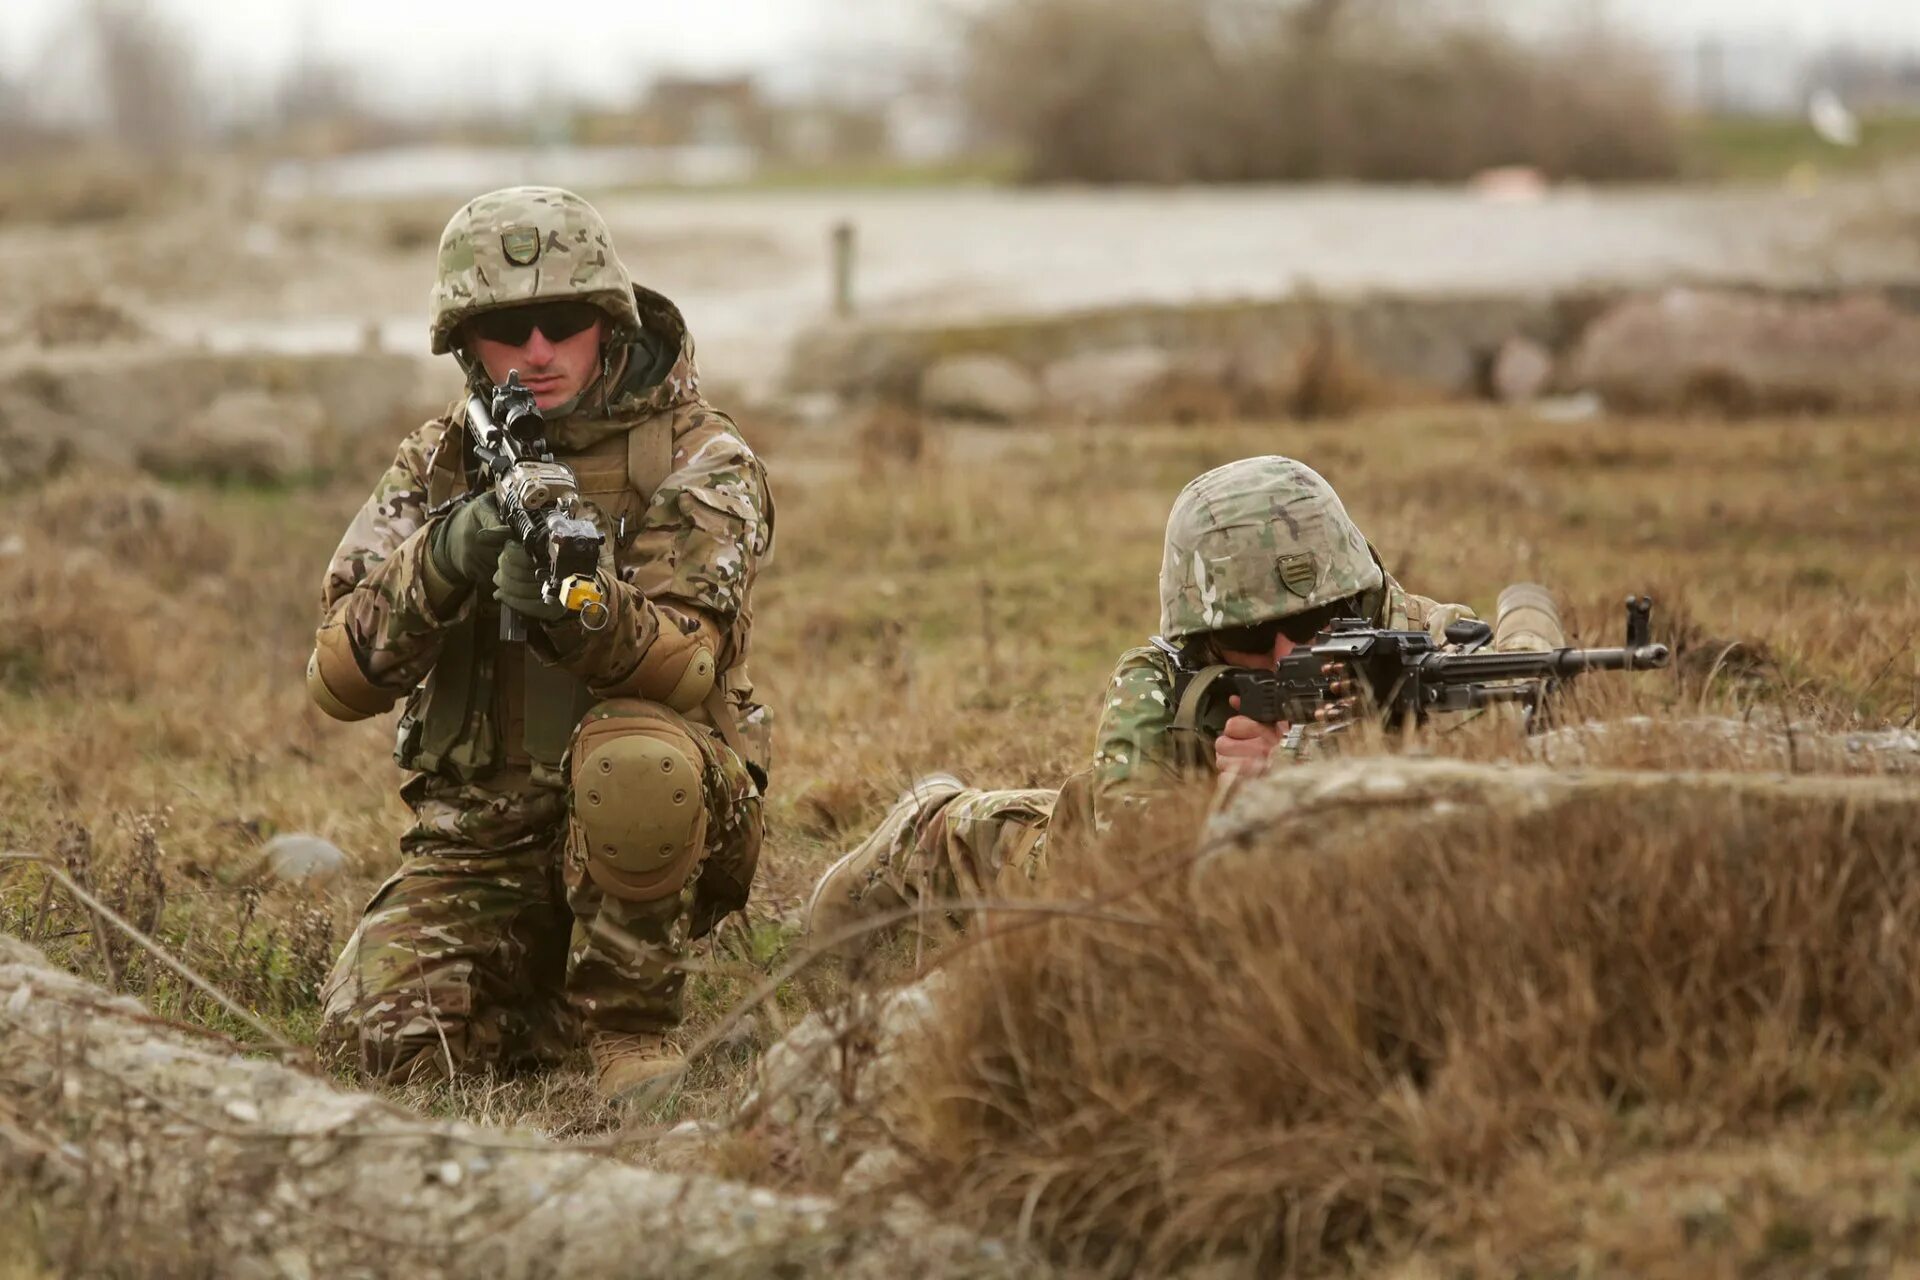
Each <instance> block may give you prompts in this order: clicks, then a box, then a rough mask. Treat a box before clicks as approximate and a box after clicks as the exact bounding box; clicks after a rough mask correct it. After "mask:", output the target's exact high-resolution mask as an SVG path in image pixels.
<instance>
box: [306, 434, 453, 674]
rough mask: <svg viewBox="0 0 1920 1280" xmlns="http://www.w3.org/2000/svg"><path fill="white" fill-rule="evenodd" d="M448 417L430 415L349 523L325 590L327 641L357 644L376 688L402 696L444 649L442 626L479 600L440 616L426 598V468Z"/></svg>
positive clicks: (358, 658) (356, 656) (355, 653)
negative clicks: (438, 418) (435, 418)
mask: <svg viewBox="0 0 1920 1280" xmlns="http://www.w3.org/2000/svg"><path fill="white" fill-rule="evenodd" d="M445 431H446V423H445V422H444V421H434V422H429V423H427V424H426V425H425V426H423V427H421V428H420V429H419V430H417V431H415V432H413V433H412V434H411V435H409V436H408V437H407V438H406V439H405V440H403V441H402V442H401V444H400V449H399V452H398V454H397V455H396V456H395V458H394V460H393V465H392V466H391V467H389V468H387V472H386V474H385V475H383V476H381V477H380V482H379V483H378V484H377V485H375V486H374V490H373V493H372V494H371V495H370V496H369V497H368V498H367V500H366V502H365V503H364V504H362V506H361V508H360V510H359V513H358V514H356V515H355V516H354V518H353V523H352V524H350V525H348V526H347V532H346V536H345V537H343V538H342V539H341V540H340V545H339V547H338V548H337V549H336V550H335V551H334V553H333V560H332V562H331V563H329V564H328V566H327V578H326V583H325V585H324V586H323V587H322V589H321V610H322V620H321V627H320V630H321V637H322V647H323V648H330V649H332V650H333V651H335V652H338V650H339V648H340V646H341V645H342V643H344V645H345V646H346V648H347V649H348V650H350V652H351V655H352V658H353V660H354V662H355V664H356V665H357V666H358V668H359V671H360V674H361V675H362V676H363V677H364V678H365V680H366V681H367V682H368V684H369V685H371V686H372V687H373V688H374V689H377V690H380V691H383V692H385V693H387V694H392V695H398V694H402V693H405V692H406V691H407V690H409V689H411V688H413V686H414V685H416V684H418V683H419V682H420V681H421V680H422V679H424V678H425V676H426V674H427V672H428V671H429V670H430V669H432V667H433V663H434V660H435V659H436V658H437V657H438V656H439V652H440V638H441V633H442V631H443V629H444V628H445V627H446V626H447V625H448V624H449V623H451V622H453V621H456V620H458V618H460V617H462V616H464V615H465V613H466V612H467V611H468V610H470V609H471V608H472V607H473V606H472V595H471V593H469V594H468V597H467V599H466V600H465V601H463V602H462V604H461V606H460V609H459V611H457V612H456V613H454V614H452V615H449V616H445V617H442V616H439V615H437V614H436V613H435V612H434V610H433V608H432V606H431V605H430V604H429V603H428V602H427V592H426V584H425V579H424V577H423V575H422V572H421V562H422V560H423V558H424V557H425V555H426V550H427V544H426V538H427V532H428V530H429V528H430V527H431V525H432V524H433V523H434V522H433V521H430V520H428V518H427V514H426V505H427V470H428V467H429V465H430V463H431V459H432V456H433V450H434V447H435V446H436V445H437V444H438V443H439V441H440V437H441V436H442V435H443V434H444V433H445Z"/></svg>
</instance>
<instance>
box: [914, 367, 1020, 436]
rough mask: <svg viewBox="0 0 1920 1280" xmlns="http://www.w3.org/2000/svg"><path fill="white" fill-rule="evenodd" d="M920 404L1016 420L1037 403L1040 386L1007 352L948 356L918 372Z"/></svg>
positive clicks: (948, 412)
mask: <svg viewBox="0 0 1920 1280" xmlns="http://www.w3.org/2000/svg"><path fill="white" fill-rule="evenodd" d="M920 407H921V408H922V409H924V410H925V411H927V412H928V413H934V414H940V415H943V416H945V417H951V418H973V419H978V420H980V421H984V422H1015V421H1018V420H1019V419H1022V418H1027V417H1031V416H1032V415H1033V413H1034V411H1035V410H1036V409H1038V408H1039V407H1040V388H1039V387H1038V386H1037V385H1035V383H1034V380H1033V375H1032V374H1030V373H1028V372H1027V371H1026V369H1025V368H1023V367H1022V366H1021V365H1020V364H1019V363H1018V362H1017V361H1014V360H1011V359H1009V358H1008V357H1006V356H995V355H965V356H947V357H945V358H943V359H940V360H936V361H935V362H934V363H933V364H931V365H929V366H928V367H927V370H926V372H925V373H924V374H922V375H921V378H920Z"/></svg>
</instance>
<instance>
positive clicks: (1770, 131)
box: [1682, 115, 1920, 182]
mask: <svg viewBox="0 0 1920 1280" xmlns="http://www.w3.org/2000/svg"><path fill="white" fill-rule="evenodd" d="M1683 154H1684V157H1685V159H1684V163H1683V166H1682V169H1683V172H1684V174H1685V176H1687V177H1688V178H1692V179H1694V180H1697V181H1706V182H1778V181H1781V180H1783V179H1786V178H1788V177H1789V176H1791V175H1793V174H1795V173H1796V172H1799V173H1802V174H1815V175H1819V174H1846V173H1862V172H1866V171H1869V170H1872V169H1874V168H1876V167H1878V166H1880V165H1883V164H1887V163H1889V162H1893V161H1902V160H1911V159H1912V158H1913V157H1914V156H1916V155H1920V117H1916V116H1909V115H1897V116H1874V117H1870V118H1868V119H1866V120H1864V121H1862V122H1861V127H1860V145H1859V146H1857V147H1851V148H1842V147H1836V146H1834V145H1833V144H1832V143H1830V142H1827V141H1826V140H1824V139H1823V138H1821V137H1820V135H1819V134H1817V133H1815V132H1814V131H1813V126H1812V125H1810V124H1808V123H1807V122H1806V121H1805V120H1804V119H1785V120H1771V119H1747V118H1742V117H1733V116H1726V117H1713V118H1707V119H1701V120H1695V121H1692V122H1691V123H1690V124H1689V125H1688V126H1687V128H1686V131H1685V134H1684V138H1683Z"/></svg>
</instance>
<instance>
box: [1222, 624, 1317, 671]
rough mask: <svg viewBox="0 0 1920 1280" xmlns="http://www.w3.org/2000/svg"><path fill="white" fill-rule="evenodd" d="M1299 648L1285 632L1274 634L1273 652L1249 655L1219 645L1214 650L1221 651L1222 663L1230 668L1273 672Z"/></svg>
mask: <svg viewBox="0 0 1920 1280" xmlns="http://www.w3.org/2000/svg"><path fill="white" fill-rule="evenodd" d="M1299 647H1300V646H1299V645H1296V644H1295V643H1294V642H1293V641H1291V640H1289V639H1287V637H1286V634H1285V633H1284V632H1275V633H1274V636H1273V649H1272V651H1271V652H1266V653H1248V652H1246V651H1244V650H1240V649H1227V648H1223V647H1222V646H1220V645H1217V644H1216V645H1215V646H1214V648H1216V649H1218V650H1219V651H1220V661H1222V662H1224V663H1226V664H1227V665H1228V666H1230V667H1246V668H1247V669H1248V670H1250V671H1271V670H1273V668H1274V667H1275V666H1276V665H1277V664H1278V663H1279V661H1280V659H1282V658H1284V657H1286V656H1287V655H1288V654H1290V653H1292V652H1293V651H1294V650H1295V649H1297V648H1299Z"/></svg>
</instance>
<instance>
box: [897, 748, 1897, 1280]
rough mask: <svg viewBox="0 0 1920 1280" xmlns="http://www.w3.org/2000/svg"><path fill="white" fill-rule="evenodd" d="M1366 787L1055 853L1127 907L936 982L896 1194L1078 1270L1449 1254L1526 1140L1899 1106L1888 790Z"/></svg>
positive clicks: (1691, 1133) (1318, 1268) (1695, 1137)
mask: <svg viewBox="0 0 1920 1280" xmlns="http://www.w3.org/2000/svg"><path fill="white" fill-rule="evenodd" d="M1431 768H1435V769H1439V770H1441V771H1445V770H1449V769H1451V770H1454V771H1455V772H1456V773H1457V772H1458V771H1459V769H1460V768H1461V767H1460V766H1446V765H1440V766H1432V767H1431ZM1398 776H1400V777H1401V779H1402V780H1401V782H1400V783H1399V786H1398V790H1396V791H1395V792H1394V793H1393V794H1392V796H1391V797H1390V798H1388V799H1386V800H1381V799H1379V798H1378V797H1377V795H1375V796H1374V797H1373V798H1369V789H1368V788H1367V787H1366V786H1365V785H1358V786H1355V785H1348V787H1347V789H1346V790H1345V791H1341V792H1340V793H1339V798H1337V799H1334V800H1324V799H1323V800H1322V802H1320V803H1318V804H1315V803H1311V802H1308V801H1301V804H1302V805H1303V806H1304V808H1303V809H1301V810H1298V811H1295V812H1293V813H1291V814H1289V813H1288V812H1287V811H1285V810H1284V809H1283V810H1282V812H1281V813H1280V815H1279V816H1278V817H1275V818H1273V819H1272V820H1271V821H1270V823H1269V824H1268V825H1266V826H1265V827H1264V828H1263V829H1259V830H1257V831H1256V832H1255V834H1253V835H1252V836H1251V838H1250V839H1249V840H1248V841H1247V843H1246V844H1245V845H1244V846H1241V847H1237V848H1230V849H1225V850H1222V851H1220V852H1218V853H1217V854H1216V855H1214V856H1212V857H1209V858H1203V859H1201V860H1200V861H1198V862H1197V863H1193V862H1192V861H1191V860H1187V862H1181V861H1178V860H1176V861H1175V862H1174V863H1172V864H1167V863H1165V862H1161V863H1160V864H1159V865H1155V858H1156V857H1157V856H1159V854H1158V851H1157V850H1155V849H1154V848H1152V847H1148V846H1142V845H1140V844H1138V843H1137V842H1134V841H1128V842H1126V843H1125V844H1124V845H1123V846H1122V847H1119V848H1116V849H1113V850H1109V851H1108V856H1105V857H1101V858H1087V859H1084V860H1081V861H1077V862H1075V863H1072V864H1068V865H1061V866H1058V867H1057V871H1058V872H1059V874H1060V877H1061V881H1060V883H1059V884H1058V885H1057V889H1058V892H1060V893H1061V894H1062V895H1064V896H1066V897H1068V898H1077V899H1080V900H1092V901H1095V902H1098V903H1101V904H1103V905H1104V906H1105V907H1107V908H1108V909H1110V910H1112V911H1113V912H1116V913H1122V914H1124V915H1125V916H1127V917H1129V918H1131V919H1130V922H1127V923H1112V924H1108V923H1100V922H1098V921H1094V922H1089V921H1087V920H1084V919H1076V920H1062V921H1054V922H1050V923H1047V924H1045V925H1043V926H1040V927H1027V928H1021V929H1009V930H1006V931H1003V932H1002V933H1000V934H998V935H995V936H994V937H993V938H992V939H991V940H990V941H989V942H987V943H985V944H983V945H980V946H977V947H976V948H974V949H973V951H972V952H971V953H970V954H969V955H967V956H964V957H962V958H960V959H959V960H958V961H957V962H956V963H955V965H954V966H953V967H954V975H953V986H952V987H951V988H950V989H949V994H950V996H951V997H952V998H951V1000H950V1002H949V1003H948V1005H947V1006H946V1008H947V1009H948V1013H949V1015H950V1016H949V1017H948V1018H947V1019H945V1020H943V1023H942V1025H941V1026H940V1027H938V1028H937V1029H936V1030H933V1031H931V1032H929V1033H928V1035H927V1036H926V1038H925V1039H924V1040H922V1041H920V1042H918V1043H917V1044H916V1045H915V1046H914V1047H913V1049H911V1050H910V1051H911V1052H914V1053H915V1054H916V1057H915V1060H914V1062H913V1064H912V1067H911V1068H910V1073H911V1074H912V1075H913V1076H915V1077H917V1083H916V1093H917V1094H918V1096H919V1097H920V1098H921V1099H922V1101H923V1105H922V1107H921V1109H920V1113H919V1115H918V1116H917V1121H918V1127H917V1129H910V1130H909V1131H908V1132H909V1133H910V1134H911V1135H912V1137H913V1139H914V1154H915V1155H916V1157H917V1160H916V1162H915V1167H914V1171H913V1172H912V1173H911V1174H909V1175H908V1177H907V1182H908V1184H909V1185H910V1186H911V1187H912V1188H913V1189H915V1190H917V1191H918V1192H919V1193H920V1194H922V1195H924V1196H926V1197H927V1198H928V1199H929V1200H930V1202H932V1203H937V1204H941V1205H944V1206H947V1207H948V1209H949V1211H950V1212H952V1213H956V1214H959V1215H962V1216H964V1217H966V1218H968V1219H970V1220H971V1221H973V1222H974V1223H976V1224H978V1225H980V1226H983V1227H985V1228H987V1229H990V1230H993V1231H996V1232H1000V1233H1005V1234H1008V1235H1013V1236H1017V1237H1021V1238H1028V1237H1031V1238H1034V1239H1038V1240H1042V1241H1045V1242H1047V1243H1048V1246H1049V1247H1050V1249H1051V1251H1052V1252H1053V1254H1054V1256H1055V1257H1056V1258H1057V1259H1059V1260H1061V1261H1064V1262H1069V1263H1072V1264H1076V1265H1082V1266H1087V1267H1090V1268H1092V1269H1093V1270H1095V1271H1097V1272H1100V1273H1105V1274H1132V1273H1145V1274H1164V1273H1167V1272H1169V1271H1171V1270H1173V1269H1176V1268H1178V1267H1180V1266H1182V1265H1186V1264H1189V1263H1192V1262H1195V1261H1197V1260H1204V1259H1207V1258H1210V1257H1226V1258H1232V1259H1238V1260H1240V1262H1239V1263H1238V1264H1236V1265H1244V1266H1245V1267H1246V1269H1247V1271H1248V1272H1249V1273H1257V1274H1273V1273H1274V1272H1276V1271H1278V1270H1281V1269H1285V1270H1287V1271H1290V1272H1296V1273H1302V1274H1320V1273H1326V1272H1330V1271H1337V1270H1342V1269H1344V1268H1346V1267H1347V1266H1349V1265H1350V1264H1352V1263H1354V1262H1355V1261H1357V1260H1364V1259H1366V1258H1369V1257H1371V1258H1375V1259H1376V1260H1377V1259H1379V1258H1380V1257H1383V1256H1385V1255H1389V1254H1392V1253H1394V1252H1396V1251H1398V1250H1403V1249H1405V1248H1407V1247H1409V1246H1410V1245H1413V1244H1417V1243H1421V1242H1432V1241H1434V1240H1438V1241H1441V1242H1444V1241H1446V1240H1447V1239H1448V1238H1449V1236H1448V1233H1449V1232H1450V1231H1455V1230H1458V1229H1460V1228H1461V1226H1462V1224H1463V1223H1465V1222H1468V1221H1470V1220H1472V1219H1473V1215H1474V1214H1475V1212H1476V1209H1477V1206H1479V1205H1480V1204H1481V1203H1482V1202H1483V1201H1484V1200H1486V1199H1487V1198H1488V1197H1490V1196H1497V1195H1498V1194H1499V1193H1500V1192H1501V1191H1502V1190H1503V1189H1504V1184H1505V1183H1506V1182H1507V1180H1509V1179H1511V1178H1515V1177H1521V1176H1523V1171H1526V1170H1530V1169H1533V1168H1535V1167H1536V1166H1537V1165H1538V1164H1539V1163H1540V1162H1541V1161H1542V1160H1544V1159H1546V1158H1548V1157H1553V1158H1561V1159H1567V1160H1570V1161H1572V1162H1574V1163H1577V1164H1580V1165H1583V1166H1587V1167H1589V1168H1592V1167H1604V1165H1605V1162H1606V1161H1608V1160H1609V1159H1610V1158H1616V1157H1619V1156H1621V1155H1622V1154H1623V1153H1630V1152H1634V1151H1640V1150H1645V1149H1660V1150H1671V1149H1675V1148H1680V1149H1684V1148H1685V1147H1686V1146H1687V1145H1689V1144H1691V1143H1694V1142H1698V1141H1701V1140H1704V1139H1708V1138H1715V1137H1724V1136H1729V1135H1735V1136H1737V1135H1742V1134H1745V1135H1754V1134H1764V1133H1767V1132H1770V1131H1772V1130H1773V1129H1774V1128H1775V1127H1776V1126H1781V1125H1783V1124H1789V1123H1793V1122H1796V1121H1797V1122H1812V1121H1818V1120H1822V1119H1831V1118H1834V1117H1837V1116H1844V1115H1847V1114H1854V1113H1860V1112H1863V1111H1864V1112H1867V1113H1869V1114H1871V1115H1873V1116H1875V1117H1877V1118H1882V1119H1885V1118H1896V1119H1901V1120H1911V1119H1912V1118H1913V1116H1912V1111H1913V1098H1912V1096H1911V1094H1910V1091H1909V1092H1903V1091H1902V1090H1901V1088H1900V1087H1899V1081H1900V1078H1901V1076H1902V1073H1903V1072H1904V1070H1905V1068H1906V1067H1907V1065H1908V1064H1909V1063H1910V1062H1911V1058H1912V1051H1913V1045H1914V1044H1915V1043H1916V1041H1920V978H1917V977H1916V975H1917V974H1920V934H1916V931H1915V930H1914V929H1913V928H1912V927H1911V922H1912V921H1913V920H1914V919H1915V918H1916V912H1920V828H1916V825H1915V822H1914V819H1915V817H1916V806H1920V796H1917V795H1915V794H1914V793H1913V791H1912V790H1911V788H1907V789H1900V788H1899V787H1897V786H1896V785H1895V784H1891V783H1888V782H1885V781H1883V780H1863V781H1859V782H1843V781H1841V780H1836V779H1820V780H1810V781H1807V782H1804V783H1803V784H1802V785H1801V788H1800V789H1799V790H1793V789H1787V788H1775V787H1771V786H1767V785H1742V784H1741V781H1740V780H1739V779H1734V780H1731V781H1728V782H1726V783H1725V785H1707V786H1687V785H1678V784H1676V785H1673V786H1660V785H1653V786H1648V785H1632V784H1629V783H1627V782H1624V781H1622V782H1620V783H1619V784H1618V785H1614V784H1613V783H1612V782H1610V780H1609V778H1608V776H1607V775H1595V776H1594V777H1592V778H1590V779H1588V780H1587V781H1585V782H1579V783H1575V784H1571V785H1570V786H1568V788H1567V790H1566V791H1565V792H1564V793H1563V794H1561V795H1560V796H1559V797H1558V798H1557V799H1556V800H1555V801H1554V802H1553V803H1549V804H1520V803H1508V802H1506V800H1503V798H1502V796H1503V789H1505V788H1509V787H1515V786H1518V785H1519V784H1518V783H1516V782H1514V778H1515V775H1502V774H1491V775H1486V776H1491V777H1492V778H1493V779H1495V781H1494V782H1487V783H1485V786H1486V790H1485V791H1484V793H1480V792H1476V791H1475V790H1474V789H1472V788H1466V789H1460V788H1457V787H1454V786H1453V784H1442V783H1432V784H1429V783H1427V782H1423V781H1422V780H1421V779H1420V778H1419V777H1413V778H1412V779H1411V781H1408V780H1407V777H1406V775H1404V774H1402V775H1398ZM1476 776H1481V775H1476ZM1521 776H1524V775H1521ZM1350 777H1351V775H1349V778H1350ZM1623 777H1624V775H1623ZM1501 779H1506V781H1501ZM1316 781H1318V779H1317V778H1315V777H1313V776H1312V775H1305V776H1297V777H1296V778H1295V779H1294V780H1293V781H1292V782H1290V783H1288V784H1287V785H1291V786H1297V787H1299V788H1300V790H1301V794H1302V795H1307V794H1309V793H1310V790H1311V787H1312V786H1313V785H1314V783H1315V782H1316ZM1754 781H1755V782H1758V781H1759V780H1758V779H1756V780H1754ZM1329 785H1331V784H1329ZM1516 794H1517V792H1516ZM1507 799H1509V800H1510V799H1511V797H1507ZM1482 801H1485V802H1484V803H1483V802H1482ZM1330 809H1331V810H1338V811H1339V813H1340V818H1339V821H1338V822H1337V824H1335V825H1332V826H1329V825H1327V813H1328V811H1329V810H1330ZM1189 864H1191V865H1189ZM1482 1225H1484V1224H1482ZM1480 1243H1481V1245H1482V1247H1483V1248H1485V1249H1487V1250H1489V1251H1490V1256H1496V1257H1507V1256H1510V1255H1508V1254H1507V1253H1505V1252H1503V1248H1504V1245H1505V1244H1510V1243H1512V1242H1511V1241H1508V1242H1502V1241H1499V1240H1490V1239H1489V1240H1482V1241H1481V1242H1480ZM1235 1273H1237V1272H1235ZM1674 1274H1680V1273H1679V1272H1676V1273H1674Z"/></svg>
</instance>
